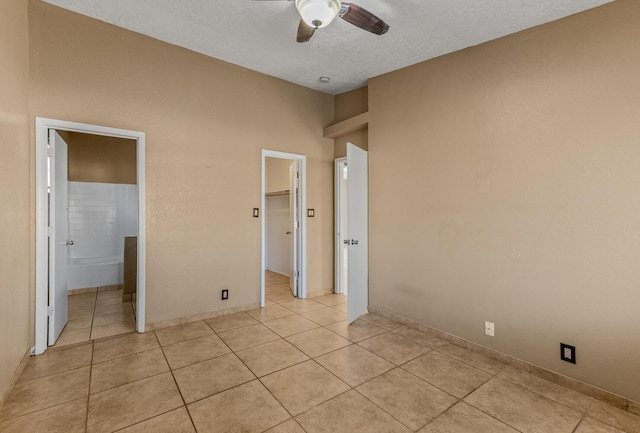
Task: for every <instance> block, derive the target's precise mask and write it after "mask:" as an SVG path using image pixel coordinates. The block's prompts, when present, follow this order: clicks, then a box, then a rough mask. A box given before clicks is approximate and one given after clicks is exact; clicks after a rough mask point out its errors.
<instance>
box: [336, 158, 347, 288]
mask: <svg viewBox="0 0 640 433" xmlns="http://www.w3.org/2000/svg"><path fill="white" fill-rule="evenodd" d="M346 162H347V157H346V156H343V157H342V158H336V159H335V160H334V163H333V173H334V175H333V176H334V177H333V185H334V192H333V198H334V209H335V212H334V225H333V227H334V234H335V251H334V254H333V255H334V268H335V270H334V283H333V284H334V291H335V292H336V293H343V290H342V282H341V281H340V278H341V275H340V269H342V262H341V257H342V251H343V247H342V243H341V242H340V233H339V232H340V219H341V215H342V212H344V211H345V209H342V206H341V204H340V203H341V189H340V184H341V182H342V172H341V171H340V166H341V165H342V164H344V163H346Z"/></svg>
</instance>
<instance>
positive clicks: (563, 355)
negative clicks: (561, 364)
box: [560, 343, 576, 364]
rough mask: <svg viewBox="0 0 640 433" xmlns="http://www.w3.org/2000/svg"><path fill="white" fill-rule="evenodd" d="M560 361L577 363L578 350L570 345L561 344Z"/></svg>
mask: <svg viewBox="0 0 640 433" xmlns="http://www.w3.org/2000/svg"><path fill="white" fill-rule="evenodd" d="M560 359H562V360H563V361H567V362H570V363H572V364H575V363H576V348H575V346H570V345H568V344H564V343H560Z"/></svg>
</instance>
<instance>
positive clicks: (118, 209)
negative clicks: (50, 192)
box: [69, 182, 138, 258]
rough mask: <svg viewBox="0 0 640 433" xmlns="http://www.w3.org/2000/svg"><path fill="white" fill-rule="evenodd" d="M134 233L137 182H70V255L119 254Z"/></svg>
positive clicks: (136, 216) (120, 254) (119, 255)
mask: <svg viewBox="0 0 640 433" xmlns="http://www.w3.org/2000/svg"><path fill="white" fill-rule="evenodd" d="M137 233H138V188H137V185H124V184H113V183H92V182H69V239H72V240H73V241H74V242H75V244H74V245H73V247H71V248H70V249H69V257H71V258H79V257H104V256H117V257H122V255H123V248H124V237H125V236H136V235H137Z"/></svg>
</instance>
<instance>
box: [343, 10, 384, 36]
mask: <svg viewBox="0 0 640 433" xmlns="http://www.w3.org/2000/svg"><path fill="white" fill-rule="evenodd" d="M338 16H339V17H340V18H342V19H343V20H345V21H346V22H348V23H351V24H353V25H354V26H356V27H360V28H361V29H363V30H366V31H368V32H371V33H374V34H376V35H384V34H385V33H387V32H388V31H389V25H388V24H387V23H385V22H384V21H382V20H381V19H380V18H378V17H377V16H375V15H374V14H372V13H371V12H369V11H367V10H366V9H364V8H361V7H360V6H358V5H355V4H353V3H346V2H342V6H341V7H340V12H339V13H338Z"/></svg>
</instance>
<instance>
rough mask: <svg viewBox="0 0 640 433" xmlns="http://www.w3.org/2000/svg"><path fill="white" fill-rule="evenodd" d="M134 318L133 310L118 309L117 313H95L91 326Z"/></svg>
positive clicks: (128, 320)
mask: <svg viewBox="0 0 640 433" xmlns="http://www.w3.org/2000/svg"><path fill="white" fill-rule="evenodd" d="M132 320H135V316H134V315H133V310H131V311H119V312H117V313H107V314H96V315H94V316H93V326H96V325H108V324H110V323H118V322H130V321H132Z"/></svg>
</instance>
